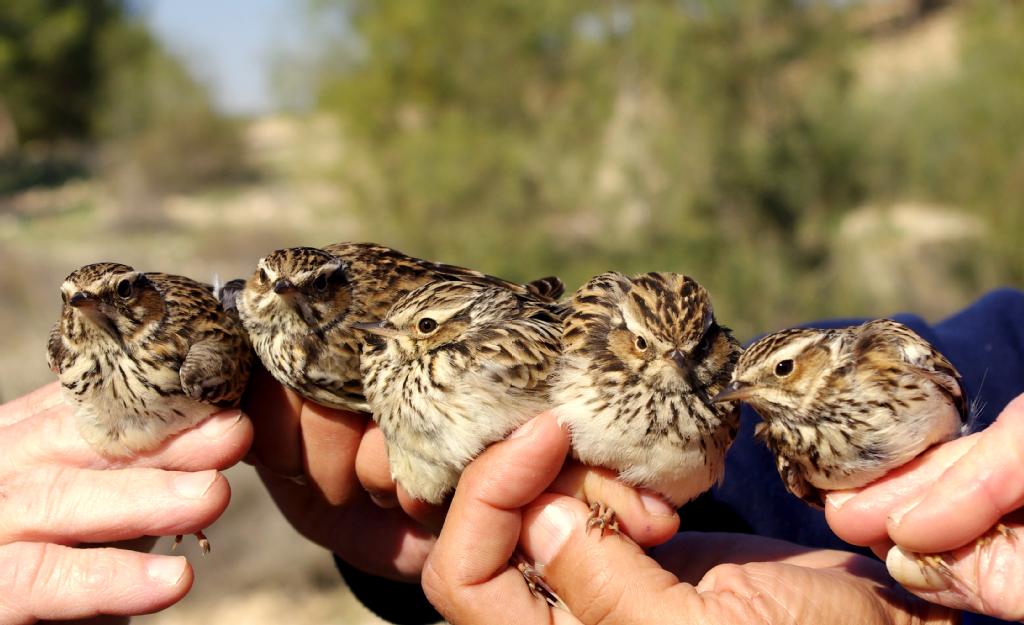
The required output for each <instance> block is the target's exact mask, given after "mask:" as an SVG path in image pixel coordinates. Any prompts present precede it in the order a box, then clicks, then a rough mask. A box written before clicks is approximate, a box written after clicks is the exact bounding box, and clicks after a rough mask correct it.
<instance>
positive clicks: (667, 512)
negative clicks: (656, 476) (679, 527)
mask: <svg viewBox="0 0 1024 625" xmlns="http://www.w3.org/2000/svg"><path fill="white" fill-rule="evenodd" d="M640 503H642V504H643V505H644V510H646V511H648V512H649V513H651V514H653V515H654V516H675V514H676V509H675V508H674V507H672V506H671V505H670V504H669V503H668V502H667V501H665V500H664V499H662V498H661V497H660V496H658V495H655V494H654V493H648V492H643V491H641V493H640Z"/></svg>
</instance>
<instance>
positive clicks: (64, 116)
mask: <svg viewBox="0 0 1024 625" xmlns="http://www.w3.org/2000/svg"><path fill="white" fill-rule="evenodd" d="M128 7H129V3H127V2H125V1H124V0H90V1H89V2H74V1H72V0H8V1H7V2H4V3H2V4H0V118H2V119H0V135H4V132H3V131H4V130H5V129H6V133H7V135H13V142H14V143H16V144H21V146H22V147H21V149H19V150H13V151H12V149H11V148H12V146H11V145H10V144H11V143H12V139H11V138H7V140H6V145H2V144H4V143H5V141H4V140H3V139H4V137H2V136H0V152H4V151H5V149H4V148H6V152H7V153H6V154H5V155H4V157H3V159H4V166H5V167H4V168H5V170H6V174H5V175H3V176H0V193H9V192H12V191H17V190H19V189H22V188H25V187H27V186H32V185H34V184H57V183H60V182H63V180H65V179H66V178H67V177H68V176H72V175H77V174H79V173H80V172H81V171H82V170H83V169H84V168H85V167H86V165H91V164H94V163H93V162H92V161H94V159H92V158H91V155H92V154H97V153H98V155H99V156H100V157H101V158H100V162H101V164H102V170H103V171H105V172H107V173H109V174H111V176H112V177H113V178H116V179H123V178H124V177H125V176H124V174H123V172H124V171H125V170H130V171H131V172H132V173H131V174H130V177H131V178H132V179H133V180H134V181H136V182H135V186H136V187H143V188H145V189H146V193H147V194H149V195H159V194H162V193H166V192H169V191H177V190H182V189H187V188H192V187H195V186H197V185H203V184H207V183H211V182H220V181H223V180H225V179H230V178H232V177H236V176H238V175H239V174H242V173H245V172H246V169H245V166H244V159H243V158H242V157H243V151H242V149H241V145H240V139H239V133H238V129H237V128H236V127H235V125H234V124H233V123H232V122H230V121H228V120H225V119H223V118H222V117H221V116H220V115H218V114H217V112H216V111H214V110H213V108H212V106H211V103H210V97H209V94H208V93H207V92H206V90H205V88H204V87H203V86H201V85H200V84H199V83H198V82H196V81H195V80H194V79H193V78H192V77H191V76H189V75H188V73H187V72H186V71H185V70H184V68H183V67H182V66H181V64H180V63H179V62H178V61H177V60H175V59H173V58H172V57H171V56H169V55H168V54H167V53H166V52H165V51H164V50H163V49H162V48H161V47H160V46H159V44H158V43H157V42H156V41H155V40H154V39H153V37H152V36H151V35H150V34H149V32H148V31H147V30H146V29H145V27H144V26H143V25H142V24H141V23H140V22H139V21H138V20H137V18H136V16H134V15H133V14H132V13H131V12H130V11H129V8H128ZM69 145H72V146H74V145H77V146H79V147H80V148H81V149H77V150H75V149H69V147H68V146H69ZM97 146H98V148H99V149H98V150H96V149H95V148H96V147H97Z"/></svg>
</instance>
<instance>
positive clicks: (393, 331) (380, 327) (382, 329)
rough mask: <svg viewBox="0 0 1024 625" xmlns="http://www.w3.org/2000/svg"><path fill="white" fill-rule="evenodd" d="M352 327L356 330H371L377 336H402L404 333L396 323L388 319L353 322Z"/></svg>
mask: <svg viewBox="0 0 1024 625" xmlns="http://www.w3.org/2000/svg"><path fill="white" fill-rule="evenodd" d="M351 327H352V328H354V329H356V330H362V331H363V332H369V333H370V334H373V335H376V336H386V337H388V338H392V337H396V336H400V335H401V334H402V332H400V331H399V330H398V328H396V327H395V324H393V323H391V322H390V321H388V320H386V319H382V320H381V321H367V322H364V323H353V324H352V326H351Z"/></svg>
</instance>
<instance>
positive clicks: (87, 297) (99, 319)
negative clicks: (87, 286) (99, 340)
mask: <svg viewBox="0 0 1024 625" xmlns="http://www.w3.org/2000/svg"><path fill="white" fill-rule="evenodd" d="M68 304H70V305H71V307H72V308H76V309H78V311H79V313H80V314H82V315H84V316H85V317H86V318H87V319H89V321H91V322H93V323H95V324H96V325H97V326H99V328H100V329H101V330H103V331H104V332H106V333H107V334H109V335H110V336H111V338H113V339H114V340H115V341H117V342H118V343H120V342H121V340H122V339H121V334H120V333H119V332H118V331H117V327H115V326H114V322H113V320H112V319H111V318H110V317H109V316H107V314H106V312H104V310H103V309H104V308H106V306H102V307H101V306H100V304H101V302H100V300H99V299H97V298H96V296H95V295H93V294H92V293H88V292H86V291H78V292H77V293H75V294H74V295H72V296H71V299H69V300H68Z"/></svg>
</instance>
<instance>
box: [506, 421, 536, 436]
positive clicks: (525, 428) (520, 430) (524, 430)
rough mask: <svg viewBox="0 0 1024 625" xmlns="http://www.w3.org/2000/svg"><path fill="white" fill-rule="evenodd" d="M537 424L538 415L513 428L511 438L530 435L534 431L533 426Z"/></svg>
mask: <svg viewBox="0 0 1024 625" xmlns="http://www.w3.org/2000/svg"><path fill="white" fill-rule="evenodd" d="M536 425H537V419H536V417H535V418H533V419H530V420H529V421H527V422H526V423H524V424H522V425H520V426H519V427H517V428H516V429H515V430H513V432H512V433H511V434H509V435H508V438H509V440H512V439H513V438H522V437H524V436H526V435H528V434H529V433H530V432H531V431H533V428H534V427H535V426H536Z"/></svg>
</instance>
